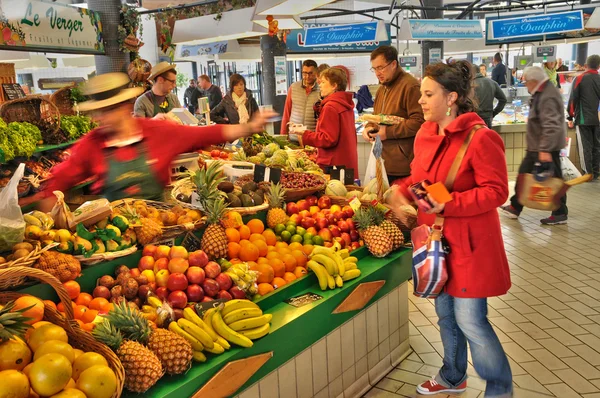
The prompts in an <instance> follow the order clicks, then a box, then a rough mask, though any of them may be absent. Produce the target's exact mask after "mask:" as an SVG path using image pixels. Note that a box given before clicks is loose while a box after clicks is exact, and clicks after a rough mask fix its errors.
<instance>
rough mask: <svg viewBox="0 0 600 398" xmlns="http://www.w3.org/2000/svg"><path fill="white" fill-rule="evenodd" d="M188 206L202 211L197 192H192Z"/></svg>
mask: <svg viewBox="0 0 600 398" xmlns="http://www.w3.org/2000/svg"><path fill="white" fill-rule="evenodd" d="M190 204H191V205H192V206H195V207H197V208H199V209H200V210H204V208H203V207H202V203H201V202H200V195H198V193H197V192H192V195H191V196H190Z"/></svg>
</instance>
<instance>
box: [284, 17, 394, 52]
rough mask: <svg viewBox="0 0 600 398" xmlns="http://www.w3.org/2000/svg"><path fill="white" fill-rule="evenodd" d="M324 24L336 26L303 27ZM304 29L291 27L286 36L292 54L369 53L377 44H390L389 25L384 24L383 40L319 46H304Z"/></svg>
mask: <svg viewBox="0 0 600 398" xmlns="http://www.w3.org/2000/svg"><path fill="white" fill-rule="evenodd" d="M325 26H337V25H336V24H305V25H304V28H305V29H307V28H311V27H325ZM305 29H293V30H292V31H291V32H290V34H289V35H288V37H287V43H286V45H287V52H288V53H290V54H291V53H294V54H302V53H349V52H354V53H361V52H365V53H367V52H368V53H370V52H371V51H373V50H375V49H376V48H377V47H379V46H383V45H386V46H389V45H391V41H390V39H389V37H390V25H389V24H385V31H386V33H387V38H384V39H383V40H374V41H364V42H359V43H347V44H324V45H320V46H311V47H307V46H305V42H306V34H305V33H306V31H305Z"/></svg>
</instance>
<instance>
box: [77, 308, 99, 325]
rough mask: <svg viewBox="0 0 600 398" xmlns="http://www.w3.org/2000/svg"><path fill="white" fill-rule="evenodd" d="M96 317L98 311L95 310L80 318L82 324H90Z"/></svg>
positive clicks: (88, 311)
mask: <svg viewBox="0 0 600 398" xmlns="http://www.w3.org/2000/svg"><path fill="white" fill-rule="evenodd" d="M97 315H98V311H97V310H87V311H86V312H85V313H84V314H83V316H82V317H81V321H82V322H83V323H90V322H93V321H94V319H96V316H97Z"/></svg>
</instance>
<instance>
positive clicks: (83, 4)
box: [68, 3, 89, 8]
mask: <svg viewBox="0 0 600 398" xmlns="http://www.w3.org/2000/svg"><path fill="white" fill-rule="evenodd" d="M68 5H71V6H73V7H78V8H89V6H88V3H75V4H68Z"/></svg>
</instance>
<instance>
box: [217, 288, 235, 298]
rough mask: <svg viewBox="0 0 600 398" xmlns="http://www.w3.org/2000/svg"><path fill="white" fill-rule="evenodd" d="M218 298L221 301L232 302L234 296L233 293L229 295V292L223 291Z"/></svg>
mask: <svg viewBox="0 0 600 398" xmlns="http://www.w3.org/2000/svg"><path fill="white" fill-rule="evenodd" d="M217 298H220V299H225V300H232V299H233V296H232V295H231V293H229V292H228V291H227V290H221V291H220V292H219V294H218V296H217Z"/></svg>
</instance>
